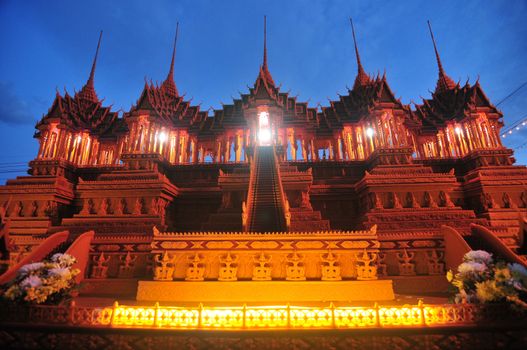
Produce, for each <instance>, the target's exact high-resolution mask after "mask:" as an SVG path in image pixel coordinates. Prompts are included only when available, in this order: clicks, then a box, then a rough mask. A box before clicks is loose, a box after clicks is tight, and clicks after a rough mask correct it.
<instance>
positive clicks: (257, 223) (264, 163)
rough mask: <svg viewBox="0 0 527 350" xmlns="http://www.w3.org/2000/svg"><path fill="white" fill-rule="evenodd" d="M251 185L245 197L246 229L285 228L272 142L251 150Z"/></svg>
mask: <svg viewBox="0 0 527 350" xmlns="http://www.w3.org/2000/svg"><path fill="white" fill-rule="evenodd" d="M255 162H256V164H255V167H254V172H255V173H254V174H251V176H254V178H253V181H252V186H251V187H250V188H249V194H248V197H251V196H252V200H248V204H249V206H250V207H249V208H248V211H249V212H248V231H249V232H280V231H287V225H286V219H285V208H284V205H283V203H282V196H283V189H282V184H281V183H280V180H279V174H278V171H279V167H277V166H276V155H275V151H274V148H273V147H272V146H259V147H257V149H256V154H255Z"/></svg>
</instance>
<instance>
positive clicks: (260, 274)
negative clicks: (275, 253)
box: [252, 252, 271, 281]
mask: <svg viewBox="0 0 527 350" xmlns="http://www.w3.org/2000/svg"><path fill="white" fill-rule="evenodd" d="M252 279H253V281H270V280H271V255H265V253H264V252H261V253H260V254H258V255H255V256H254V267H253V278H252Z"/></svg>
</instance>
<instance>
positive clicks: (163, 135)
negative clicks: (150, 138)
mask: <svg viewBox="0 0 527 350" xmlns="http://www.w3.org/2000/svg"><path fill="white" fill-rule="evenodd" d="M166 140H167V134H166V132H164V131H163V132H161V133H160V134H159V142H161V143H164V142H165V141H166Z"/></svg>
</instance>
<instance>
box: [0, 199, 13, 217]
mask: <svg viewBox="0 0 527 350" xmlns="http://www.w3.org/2000/svg"><path fill="white" fill-rule="evenodd" d="M10 203H11V197H9V198H8V199H7V200H6V201H5V202H4V203H3V204H2V205H1V206H0V218H5V217H7V216H9V210H8V209H9V204H10Z"/></svg>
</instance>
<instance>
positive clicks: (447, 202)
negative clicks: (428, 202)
mask: <svg viewBox="0 0 527 350" xmlns="http://www.w3.org/2000/svg"><path fill="white" fill-rule="evenodd" d="M439 201H440V203H441V205H442V206H444V207H447V208H453V207H454V206H455V205H454V203H452V200H451V199H450V196H449V195H448V193H446V192H445V191H439Z"/></svg>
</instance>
